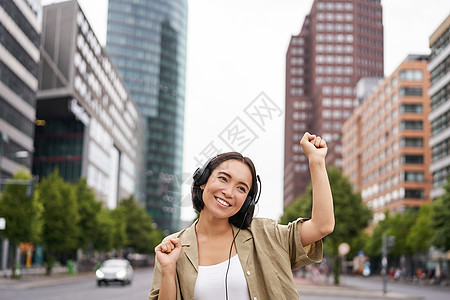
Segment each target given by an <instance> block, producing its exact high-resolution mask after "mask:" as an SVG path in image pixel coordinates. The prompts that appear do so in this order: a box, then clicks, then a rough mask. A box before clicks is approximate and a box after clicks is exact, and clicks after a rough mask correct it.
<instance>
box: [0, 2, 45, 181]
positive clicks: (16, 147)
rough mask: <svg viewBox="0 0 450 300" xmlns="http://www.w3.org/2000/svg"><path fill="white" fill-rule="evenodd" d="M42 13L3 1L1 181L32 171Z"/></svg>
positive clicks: (0, 20) (0, 13)
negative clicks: (24, 167)
mask: <svg viewBox="0 0 450 300" xmlns="http://www.w3.org/2000/svg"><path fill="white" fill-rule="evenodd" d="M41 10H42V9H41V4H40V1H36V0H35V1H33V0H16V1H14V0H5V1H0V180H1V179H2V178H10V177H11V176H12V174H14V173H15V172H16V171H17V170H19V169H20V167H21V166H22V165H25V166H26V167H27V168H28V169H30V168H31V157H32V153H33V139H34V121H35V119H36V91H37V89H38V78H37V70H38V63H39V57H40V54H39V43H40V34H41V14H42V13H41ZM0 189H1V185H0Z"/></svg>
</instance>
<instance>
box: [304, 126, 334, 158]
mask: <svg viewBox="0 0 450 300" xmlns="http://www.w3.org/2000/svg"><path fill="white" fill-rule="evenodd" d="M300 145H301V146H302V148H303V151H304V152H305V154H306V156H307V157H308V159H309V160H311V159H312V158H316V157H317V158H323V159H324V158H325V156H326V155H327V151H328V148H327V143H326V142H325V140H323V139H322V138H321V137H320V136H317V135H315V134H310V133H309V132H305V134H304V135H303V137H302V139H301V141H300Z"/></svg>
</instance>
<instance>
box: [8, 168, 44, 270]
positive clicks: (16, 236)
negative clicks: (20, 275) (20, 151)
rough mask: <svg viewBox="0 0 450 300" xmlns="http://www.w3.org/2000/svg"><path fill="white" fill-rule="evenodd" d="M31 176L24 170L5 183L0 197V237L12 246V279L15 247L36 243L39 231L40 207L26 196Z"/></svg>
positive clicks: (31, 196) (39, 204)
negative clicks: (2, 220)
mask: <svg viewBox="0 0 450 300" xmlns="http://www.w3.org/2000/svg"><path fill="white" fill-rule="evenodd" d="M31 178H32V176H31V174H30V173H29V172H28V171H27V170H25V169H24V168H23V169H21V170H19V171H18V172H16V173H15V174H14V175H13V180H10V181H9V182H7V183H6V185H5V188H4V191H3V193H2V194H1V197H0V217H3V218H5V221H6V228H5V229H4V230H3V232H2V235H4V236H5V237H6V238H8V239H9V241H10V242H11V243H12V245H13V249H14V250H13V251H12V256H11V266H12V275H11V276H12V277H16V264H15V261H16V251H15V249H16V247H17V245H18V244H19V243H20V242H36V241H38V239H39V234H40V230H41V223H40V216H41V213H42V205H41V203H39V201H38V199H37V197H35V195H28V194H27V187H28V185H29V184H34V182H33V181H31Z"/></svg>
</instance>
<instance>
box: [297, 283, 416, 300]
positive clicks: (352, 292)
mask: <svg viewBox="0 0 450 300" xmlns="http://www.w3.org/2000/svg"><path fill="white" fill-rule="evenodd" d="M294 280H295V283H296V285H297V291H298V292H299V295H300V296H302V295H304V296H324V297H341V298H346V299H348V298H359V299H393V300H396V299H397V300H398V299H408V300H423V299H425V298H424V297H411V296H410V295H405V294H400V293H393V292H388V293H386V294H385V293H383V292H382V291H380V290H373V289H361V288H355V287H351V286H346V285H339V286H336V285H332V284H328V283H324V282H322V283H312V282H310V281H309V280H307V279H303V278H294Z"/></svg>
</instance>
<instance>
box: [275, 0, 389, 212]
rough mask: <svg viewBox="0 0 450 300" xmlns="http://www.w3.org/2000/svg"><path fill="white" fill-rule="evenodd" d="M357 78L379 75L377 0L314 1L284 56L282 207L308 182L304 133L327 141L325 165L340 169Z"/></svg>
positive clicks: (380, 47)
mask: <svg viewBox="0 0 450 300" xmlns="http://www.w3.org/2000/svg"><path fill="white" fill-rule="evenodd" d="M361 77H383V24H382V8H381V4H380V0H315V1H314V2H313V4H312V8H311V12H310V13H309V14H308V15H307V16H306V18H305V21H304V23H303V27H302V29H301V31H300V33H299V34H298V35H297V36H293V37H292V38H291V41H290V43H289V47H288V50H287V54H286V107H285V158H284V159H285V161H284V204H285V205H287V204H289V203H291V202H292V201H293V200H294V199H295V198H296V197H297V196H299V195H300V194H301V193H302V192H303V191H305V188H306V187H307V185H308V184H309V181H310V179H309V178H310V175H309V168H308V162H307V158H306V156H305V155H304V154H303V153H302V150H301V147H300V145H299V141H300V139H301V137H302V135H303V133H304V132H305V131H309V132H313V133H316V134H319V135H320V136H322V137H323V138H324V139H326V141H327V143H328V145H329V154H328V155H327V163H328V164H334V165H337V166H339V167H340V166H342V154H341V153H342V146H341V128H342V123H343V122H344V121H345V120H346V119H347V118H348V117H349V116H350V115H351V113H352V111H353V109H354V108H355V107H356V106H358V101H357V100H356V97H355V87H356V83H357V82H358V80H359V79H360V78H361Z"/></svg>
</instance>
